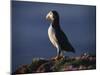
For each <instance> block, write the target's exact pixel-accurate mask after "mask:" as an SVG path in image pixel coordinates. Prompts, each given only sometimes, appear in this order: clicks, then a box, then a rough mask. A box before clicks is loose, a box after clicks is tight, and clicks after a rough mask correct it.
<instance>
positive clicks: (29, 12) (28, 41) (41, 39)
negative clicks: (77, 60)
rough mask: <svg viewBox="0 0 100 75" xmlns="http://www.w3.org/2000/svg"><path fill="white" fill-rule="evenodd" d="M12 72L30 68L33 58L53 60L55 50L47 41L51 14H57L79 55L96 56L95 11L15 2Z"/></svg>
mask: <svg viewBox="0 0 100 75" xmlns="http://www.w3.org/2000/svg"><path fill="white" fill-rule="evenodd" d="M11 7H12V69H13V71H14V70H15V69H16V68H17V67H18V66H20V65H21V64H29V63H31V61H32V58H33V57H43V58H51V57H53V56H56V48H54V47H53V46H52V44H51V43H50V41H49V38H48V32H47V31H48V27H49V25H50V22H48V21H47V20H46V19H45V17H46V15H47V13H48V12H49V11H51V10H56V11H58V13H59V15H60V25H61V28H62V29H63V31H64V32H65V34H66V35H67V37H68V39H69V40H70V42H71V44H72V45H73V47H74V48H75V50H76V53H75V54H73V53H69V52H66V53H65V55H66V56H79V55H81V54H82V53H84V52H87V53H95V52H96V36H95V35H96V7H95V6H83V5H70V4H50V3H38V2H24V1H22V2H21V1H12V6H11Z"/></svg>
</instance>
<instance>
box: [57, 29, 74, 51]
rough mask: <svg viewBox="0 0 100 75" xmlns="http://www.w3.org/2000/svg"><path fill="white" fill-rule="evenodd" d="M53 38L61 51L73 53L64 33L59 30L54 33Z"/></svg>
mask: <svg viewBox="0 0 100 75" xmlns="http://www.w3.org/2000/svg"><path fill="white" fill-rule="evenodd" d="M55 36H56V38H57V40H58V43H59V45H60V47H61V49H62V50H65V51H72V52H75V50H74V48H73V47H72V45H71V44H70V42H69V40H68V38H67V37H66V35H65V33H64V32H63V31H62V30H61V29H60V30H59V31H57V32H56V34H55Z"/></svg>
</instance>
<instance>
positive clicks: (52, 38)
mask: <svg viewBox="0 0 100 75" xmlns="http://www.w3.org/2000/svg"><path fill="white" fill-rule="evenodd" d="M48 36H49V39H50V41H51V43H52V44H53V45H54V46H55V47H56V48H58V42H57V38H56V36H55V30H54V28H53V27H52V25H50V27H49V29H48Z"/></svg>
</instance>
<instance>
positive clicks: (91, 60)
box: [13, 54, 96, 74]
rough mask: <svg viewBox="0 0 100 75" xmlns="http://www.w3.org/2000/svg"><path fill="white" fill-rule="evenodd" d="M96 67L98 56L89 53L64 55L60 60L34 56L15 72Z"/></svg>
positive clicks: (26, 72)
mask: <svg viewBox="0 0 100 75" xmlns="http://www.w3.org/2000/svg"><path fill="white" fill-rule="evenodd" d="M95 68H96V57H95V56H90V55H89V54H88V55H86V54H84V55H81V56H78V57H64V58H63V59H60V60H51V59H44V58H33V60H32V63H31V64H29V65H22V66H21V67H19V68H18V69H17V70H16V71H15V72H14V73H13V74H28V73H42V72H59V71H75V70H89V69H95Z"/></svg>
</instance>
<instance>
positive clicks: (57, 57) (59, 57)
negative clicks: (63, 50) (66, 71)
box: [52, 56, 64, 60]
mask: <svg viewBox="0 0 100 75" xmlns="http://www.w3.org/2000/svg"><path fill="white" fill-rule="evenodd" d="M63 58H64V56H56V57H55V58H52V60H61V59H63Z"/></svg>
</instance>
